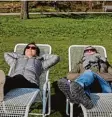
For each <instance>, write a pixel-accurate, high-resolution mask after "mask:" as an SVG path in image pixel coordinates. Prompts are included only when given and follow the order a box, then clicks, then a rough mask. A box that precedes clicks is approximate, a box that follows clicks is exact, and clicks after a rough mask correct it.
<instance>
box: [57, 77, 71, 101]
mask: <svg viewBox="0 0 112 117" xmlns="http://www.w3.org/2000/svg"><path fill="white" fill-rule="evenodd" d="M58 87H59V89H60V90H61V91H62V92H63V93H64V95H65V96H66V98H67V99H68V100H69V101H70V102H73V99H72V95H71V92H70V82H69V81H68V80H67V79H66V78H62V79H60V80H58Z"/></svg>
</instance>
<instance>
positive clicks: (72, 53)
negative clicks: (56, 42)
mask: <svg viewBox="0 0 112 117" xmlns="http://www.w3.org/2000/svg"><path fill="white" fill-rule="evenodd" d="M87 46H93V47H95V48H96V49H97V51H98V52H99V53H100V54H101V56H103V57H106V58H107V53H106V49H105V48H104V47H103V46H99V45H71V46H70V47H69V49H68V56H69V71H71V70H72V69H73V68H74V67H75V65H76V64H77V63H78V62H79V61H80V59H81V58H82V55H83V51H84V48H85V47H87Z"/></svg>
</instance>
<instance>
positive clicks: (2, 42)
mask: <svg viewBox="0 0 112 117" xmlns="http://www.w3.org/2000/svg"><path fill="white" fill-rule="evenodd" d="M31 17H32V19H29V20H20V19H19V17H16V16H13V17H11V16H2V17H0V68H1V69H3V70H4V71H5V73H6V74H7V73H8V69H9V67H8V65H7V64H6V63H5V61H4V58H3V53H4V52H6V51H13V48H14V46H15V44H17V43H29V42H32V41H35V42H36V43H42V44H46V43H47V44H50V45H51V46H52V53H54V54H58V55H60V57H61V61H60V62H59V63H58V64H57V65H56V66H54V67H53V68H51V71H50V80H51V83H53V82H55V81H57V80H58V79H59V78H61V77H64V76H65V75H66V73H67V72H68V47H69V46H70V45H73V44H78V45H82V44H87V45H91V44H92V45H102V46H104V47H105V48H106V49H107V53H108V59H109V61H110V63H111V64H112V19H111V16H94V17H93V16H92V15H90V16H83V17H82V18H81V17H76V18H69V17H65V18H64V17H63V18H61V17H41V16H36V17H35V18H34V16H31ZM52 116H53V115H51V117H52ZM56 116H57V112H56V114H54V116H53V117H56ZM58 116H60V117H61V115H60V114H59V115H58Z"/></svg>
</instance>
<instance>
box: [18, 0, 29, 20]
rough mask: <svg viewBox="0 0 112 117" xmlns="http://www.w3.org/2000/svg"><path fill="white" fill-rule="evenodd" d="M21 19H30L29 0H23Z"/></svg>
mask: <svg viewBox="0 0 112 117" xmlns="http://www.w3.org/2000/svg"><path fill="white" fill-rule="evenodd" d="M20 18H21V19H29V10H28V1H21V15H20Z"/></svg>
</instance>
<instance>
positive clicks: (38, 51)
mask: <svg viewBox="0 0 112 117" xmlns="http://www.w3.org/2000/svg"><path fill="white" fill-rule="evenodd" d="M29 45H34V46H35V47H36V55H37V56H39V55H40V49H39V47H37V46H36V44H35V42H31V43H29V44H28V45H26V47H25V48H24V51H23V55H25V51H26V48H27V47H28V46H29Z"/></svg>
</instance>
